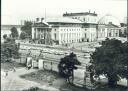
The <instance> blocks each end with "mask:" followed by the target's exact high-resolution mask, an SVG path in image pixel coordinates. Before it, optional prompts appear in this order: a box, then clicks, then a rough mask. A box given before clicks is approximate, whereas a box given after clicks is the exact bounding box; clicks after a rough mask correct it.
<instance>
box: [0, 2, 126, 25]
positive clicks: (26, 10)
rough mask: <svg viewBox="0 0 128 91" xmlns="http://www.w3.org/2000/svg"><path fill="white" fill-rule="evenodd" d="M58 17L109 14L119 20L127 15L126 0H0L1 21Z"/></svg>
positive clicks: (11, 21) (6, 22) (10, 21)
mask: <svg viewBox="0 0 128 91" xmlns="http://www.w3.org/2000/svg"><path fill="white" fill-rule="evenodd" d="M45 10H46V17H59V16H62V14H63V13H65V12H69V13H70V12H88V11H89V10H90V11H91V12H94V11H95V12H96V13H97V14H98V15H99V17H101V16H104V15H105V14H111V15H113V16H115V17H117V18H118V19H119V20H120V21H122V20H123V19H124V17H126V16H127V0H2V23H3V24H10V23H17V22H18V23H20V20H22V19H28V20H29V19H34V18H36V17H44V16H45Z"/></svg>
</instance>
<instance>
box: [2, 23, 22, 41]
mask: <svg viewBox="0 0 128 91" xmlns="http://www.w3.org/2000/svg"><path fill="white" fill-rule="evenodd" d="M13 27H15V28H16V29H17V31H18V33H19V35H20V33H21V25H1V42H3V35H5V34H6V35H7V36H8V37H9V36H10V34H11V28H13Z"/></svg>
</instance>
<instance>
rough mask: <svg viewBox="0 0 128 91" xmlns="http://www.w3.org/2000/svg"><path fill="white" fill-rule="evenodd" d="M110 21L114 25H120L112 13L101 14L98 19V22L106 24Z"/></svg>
mask: <svg viewBox="0 0 128 91" xmlns="http://www.w3.org/2000/svg"><path fill="white" fill-rule="evenodd" d="M110 22H111V23H112V24H114V25H117V26H120V22H119V20H118V19H117V18H116V17H114V16H112V15H105V16H103V17H102V18H101V19H100V20H99V21H98V24H105V25H107V24H109V23H110Z"/></svg>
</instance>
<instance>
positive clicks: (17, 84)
mask: <svg viewBox="0 0 128 91" xmlns="http://www.w3.org/2000/svg"><path fill="white" fill-rule="evenodd" d="M34 71H37V70H36V69H30V70H27V69H26V68H19V69H16V72H13V71H9V72H8V76H5V75H4V71H2V70H1V73H2V74H3V75H2V76H1V91H10V90H15V91H19V90H20V91H21V90H23V89H27V88H30V87H39V88H41V89H44V90H48V91H59V90H58V89H56V88H54V87H50V86H47V85H41V84H39V83H36V82H33V81H28V80H25V79H22V78H20V77H19V76H20V75H24V74H28V73H31V72H34Z"/></svg>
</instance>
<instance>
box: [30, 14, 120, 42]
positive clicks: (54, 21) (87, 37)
mask: <svg viewBox="0 0 128 91" xmlns="http://www.w3.org/2000/svg"><path fill="white" fill-rule="evenodd" d="M119 31H120V23H119V21H118V19H116V18H115V17H113V16H111V15H106V16H104V17H102V18H101V19H99V20H98V16H97V14H96V13H95V12H93V13H90V12H82V13H65V14H63V17H61V18H47V19H44V18H37V19H36V22H35V23H33V26H32V39H42V40H44V43H45V44H50V43H53V42H55V43H56V44H68V43H74V42H84V41H88V42H92V41H97V40H98V39H105V38H106V37H119Z"/></svg>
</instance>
